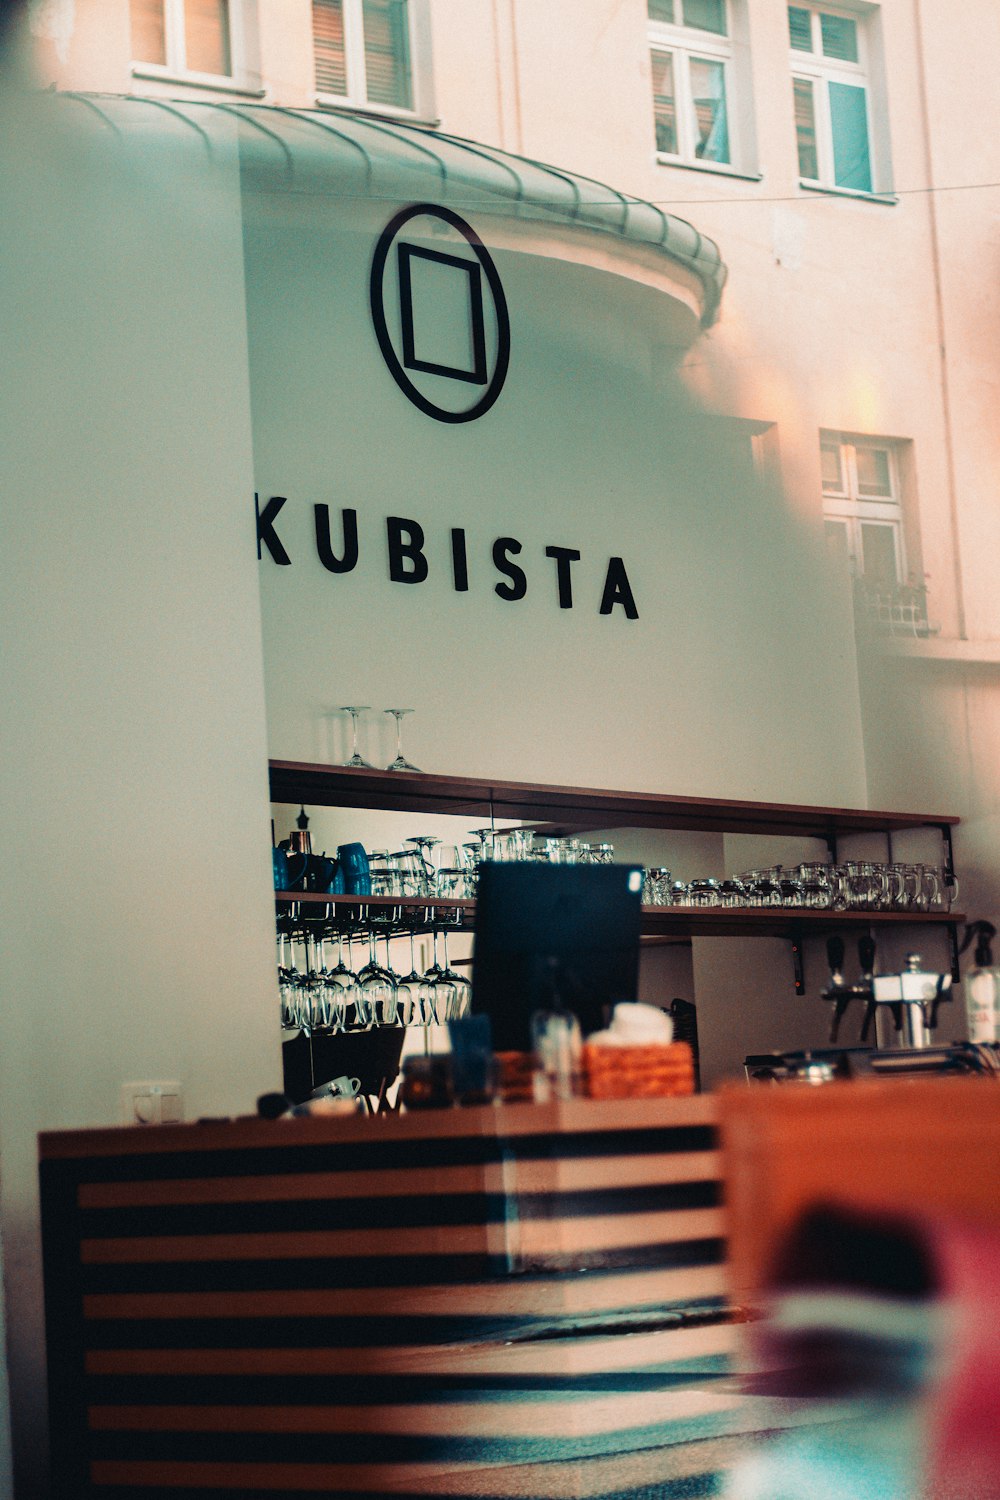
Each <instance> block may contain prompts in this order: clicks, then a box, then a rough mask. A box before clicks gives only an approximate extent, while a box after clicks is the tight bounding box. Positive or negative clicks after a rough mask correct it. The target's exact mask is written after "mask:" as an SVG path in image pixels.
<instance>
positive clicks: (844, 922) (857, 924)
mask: <svg viewBox="0 0 1000 1500" xmlns="http://www.w3.org/2000/svg"><path fill="white" fill-rule="evenodd" d="M275 901H276V903H277V904H278V906H279V907H285V906H287V905H289V904H291V903H293V902H297V903H299V904H301V905H302V906H305V907H307V908H308V907H320V906H334V907H341V908H349V907H352V906H353V907H360V906H363V907H366V908H367V909H368V910H372V909H374V910H375V911H377V912H389V911H392V910H393V909H396V908H400V907H401V908H402V909H403V910H404V911H418V912H426V911H427V909H428V908H433V909H435V910H438V911H447V912H449V913H450V912H454V911H455V910H459V911H461V913H462V921H461V928H462V929H467V930H471V929H472V927H473V924H474V920H475V913H476V903H475V902H474V901H463V900H459V899H457V898H455V897H453V896H447V897H446V896H442V897H438V898H436V899H434V900H433V901H430V900H426V901H425V900H413V899H410V900H406V901H400V900H399V899H398V898H397V897H395V896H327V895H322V894H316V893H314V892H311V891H305V892H304V891H276V892H275ZM964 921H965V913H964V912H960V911H948V912H906V911H815V910H812V909H809V908H806V907H778V906H772V907H722V906H715V907H712V906H710V907H694V906H644V907H643V908H642V934H643V937H644V938H646V939H647V940H648V941H650V942H653V943H655V942H657V941H664V942H668V941H671V940H675V939H676V940H683V939H685V938H691V937H781V938H797V937H804V936H807V935H810V934H812V935H825V934H827V933H830V932H838V931H843V930H844V929H848V930H852V929H853V930H858V929H860V930H864V931H867V929H868V928H869V927H873V926H878V927H883V926H890V927H896V926H905V927H926V926H934V927H941V926H947V925H949V924H951V923H961V922H964ZM419 925H421V926H426V925H427V923H426V921H422V922H420V923H419Z"/></svg>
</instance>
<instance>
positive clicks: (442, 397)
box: [370, 203, 510, 422]
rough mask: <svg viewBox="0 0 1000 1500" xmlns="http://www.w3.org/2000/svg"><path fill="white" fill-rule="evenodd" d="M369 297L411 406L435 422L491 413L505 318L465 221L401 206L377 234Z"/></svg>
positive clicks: (383, 345)
mask: <svg viewBox="0 0 1000 1500" xmlns="http://www.w3.org/2000/svg"><path fill="white" fill-rule="evenodd" d="M419 221H423V222H419ZM407 227H408V232H409V235H410V236H411V238H407V237H405V236H404V235H403V234H402V231H403V230H404V228H407ZM428 242H431V243H428ZM470 250H471V252H472V253H471V255H470V254H469V251H470ZM484 282H485V291H484V286H483V283H484ZM370 295H371V309H372V322H373V323H374V325H375V334H376V336H377V338H378V343H379V348H380V349H381V350H382V357H383V359H384V360H385V362H386V364H387V365H388V366H389V370H390V372H391V374H392V378H393V379H394V380H395V382H396V384H397V385H398V386H399V388H400V390H401V391H402V392H403V394H404V395H405V396H407V397H408V398H409V400H410V401H412V402H413V404H414V406H416V407H419V408H420V410H421V411H422V412H426V413H427V415H428V416H429V417H434V419H435V420H436V421H438V422H474V421H475V419H476V418H477V417H481V416H482V415H483V414H484V413H485V412H488V411H489V409H490V407H491V406H492V405H493V403H494V401H495V400H496V399H497V397H498V396H499V394H500V392H501V390H502V389H503V383H504V380H505V379H506V377H507V366H508V364H509V362H510V319H509V318H508V315H507V301H506V298H505V297H504V294H503V287H502V285H501V284H500V277H499V275H498V274H497V268H496V266H495V265H494V264H493V261H492V259H491V258H490V254H489V251H488V250H487V249H486V246H485V245H484V244H483V242H482V240H481V239H480V238H479V236H478V234H477V233H476V231H475V230H474V229H473V228H472V226H471V224H467V223H466V222H465V220H464V219H462V218H460V217H459V215H458V214H455V213H452V212H451V210H450V209H448V208H441V207H440V206H439V205H437V204H434V203H415V204H413V205H412V206H411V207H410V208H404V209H402V210H401V211H400V212H399V213H398V214H396V215H394V217H393V218H392V219H390V221H389V223H388V224H387V225H386V226H385V229H384V230H383V231H382V234H381V235H380V236H379V241H378V244H377V245H376V247H375V255H374V258H373V260H372V270H371V282H370ZM470 387H474V391H472V392H470ZM470 394H471V395H472V397H473V399H472V402H471V404H469V396H470Z"/></svg>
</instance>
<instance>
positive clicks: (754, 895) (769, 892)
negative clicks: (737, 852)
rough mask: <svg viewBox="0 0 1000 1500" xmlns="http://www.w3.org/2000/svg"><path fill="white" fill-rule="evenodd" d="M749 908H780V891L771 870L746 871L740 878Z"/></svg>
mask: <svg viewBox="0 0 1000 1500" xmlns="http://www.w3.org/2000/svg"><path fill="white" fill-rule="evenodd" d="M740 882H741V884H742V885H743V888H744V890H745V891H746V894H747V898H748V901H749V904H750V905H751V906H780V905H781V891H780V889H779V887H778V882H777V880H776V879H775V872H774V870H773V869H769V870H746V871H744V873H743V874H742V875H741V876H740Z"/></svg>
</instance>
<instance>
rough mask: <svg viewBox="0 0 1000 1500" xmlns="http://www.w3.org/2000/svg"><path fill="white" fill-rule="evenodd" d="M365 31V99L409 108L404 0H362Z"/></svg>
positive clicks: (408, 67) (375, 102)
mask: <svg viewBox="0 0 1000 1500" xmlns="http://www.w3.org/2000/svg"><path fill="white" fill-rule="evenodd" d="M364 31H365V78H366V83H367V89H368V103H369V104H392V105H394V106H395V107H396V108H397V109H412V108H413V94H412V90H411V87H410V37H409V22H408V17H407V0H364Z"/></svg>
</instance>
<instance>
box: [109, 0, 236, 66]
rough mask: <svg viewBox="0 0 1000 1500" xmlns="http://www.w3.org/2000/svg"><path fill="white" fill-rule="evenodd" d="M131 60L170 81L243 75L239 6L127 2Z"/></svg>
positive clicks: (191, 0) (177, 0)
mask: <svg viewBox="0 0 1000 1500" xmlns="http://www.w3.org/2000/svg"><path fill="white" fill-rule="evenodd" d="M130 15H131V23H132V60H133V63H137V64H139V65H141V66H143V67H146V68H153V69H163V71H164V73H165V74H166V75H168V76H170V77H176V76H186V75H189V74H190V75H194V77H195V79H196V80H204V81H211V80H212V79H219V78H223V79H233V78H236V77H237V76H238V75H239V74H240V73H241V71H242V57H241V52H242V44H243V37H242V35H241V21H242V16H241V14H240V6H239V4H236V3H231V0H130Z"/></svg>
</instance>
